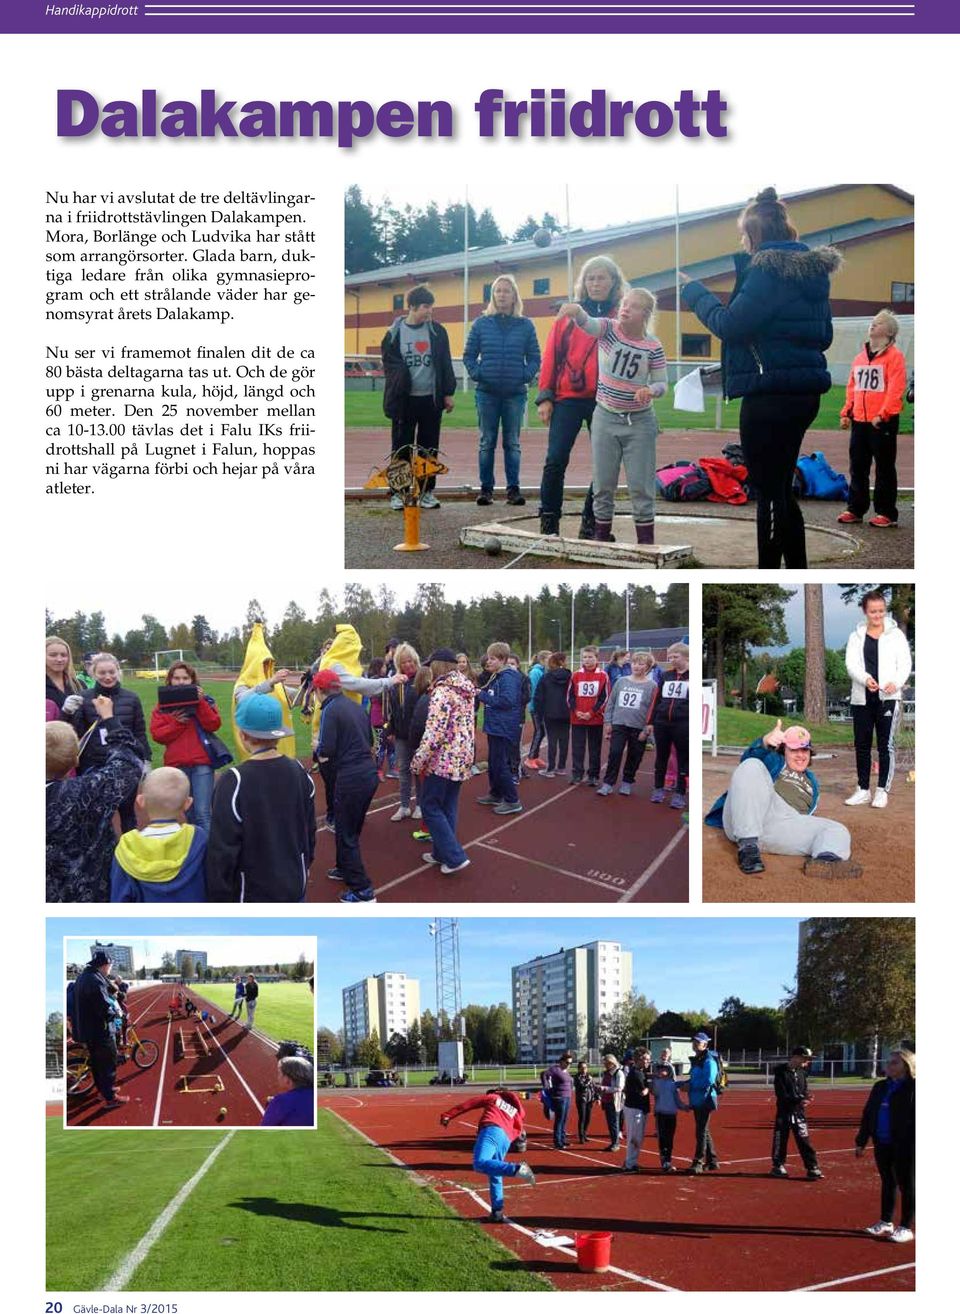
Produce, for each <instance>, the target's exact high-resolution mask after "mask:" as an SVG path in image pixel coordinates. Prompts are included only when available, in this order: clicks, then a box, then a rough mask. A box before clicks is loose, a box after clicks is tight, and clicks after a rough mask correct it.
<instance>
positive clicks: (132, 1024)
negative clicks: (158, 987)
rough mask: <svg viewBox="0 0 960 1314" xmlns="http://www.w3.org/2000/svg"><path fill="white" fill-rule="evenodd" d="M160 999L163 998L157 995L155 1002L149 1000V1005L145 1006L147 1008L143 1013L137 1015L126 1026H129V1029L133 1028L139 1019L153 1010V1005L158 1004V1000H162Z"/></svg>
mask: <svg viewBox="0 0 960 1314" xmlns="http://www.w3.org/2000/svg"><path fill="white" fill-rule="evenodd" d="M162 997H163V996H162V995H158V996H157V999H156V1000H153V999H151V1001H150V1003H149V1004H147V1006H146V1008H145V1009H144V1010H143V1012H142V1013H138V1014H137V1016H136V1017H135V1018H133V1019H132V1020H131V1021H130V1022H129V1023H128V1024H127V1025H128V1026H131V1027H135V1026H136V1025H137V1023H138V1022H139V1021H140V1019H141V1018H142V1017H144V1016H145V1015H146V1014H147V1013H149V1012H150V1010H151V1008H153V1006H154V1003H159V1002H160V999H162Z"/></svg>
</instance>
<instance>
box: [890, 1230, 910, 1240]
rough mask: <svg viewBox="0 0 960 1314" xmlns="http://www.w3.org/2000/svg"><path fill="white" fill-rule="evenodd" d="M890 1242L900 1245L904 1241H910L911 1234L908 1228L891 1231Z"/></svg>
mask: <svg viewBox="0 0 960 1314" xmlns="http://www.w3.org/2000/svg"><path fill="white" fill-rule="evenodd" d="M890 1240H891V1241H897V1242H899V1243H902V1242H904V1241H912V1240H913V1233H912V1232H911V1231H910V1229H909V1227H895V1228H894V1229H893V1231H892V1232H891V1233H890Z"/></svg>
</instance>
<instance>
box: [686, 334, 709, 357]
mask: <svg viewBox="0 0 960 1314" xmlns="http://www.w3.org/2000/svg"><path fill="white" fill-rule="evenodd" d="M680 354H681V356H709V355H710V334H709V333H684V334H682V335H681V338H680Z"/></svg>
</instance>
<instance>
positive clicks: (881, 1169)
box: [873, 1145, 916, 1228]
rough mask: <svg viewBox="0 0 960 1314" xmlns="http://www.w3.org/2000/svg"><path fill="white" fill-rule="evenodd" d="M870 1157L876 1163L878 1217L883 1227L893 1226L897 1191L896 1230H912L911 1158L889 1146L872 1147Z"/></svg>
mask: <svg viewBox="0 0 960 1314" xmlns="http://www.w3.org/2000/svg"><path fill="white" fill-rule="evenodd" d="M873 1157H874V1159H875V1160H876V1163H877V1172H878V1173H879V1174H880V1217H881V1218H882V1219H883V1221H884V1222H885V1223H892V1222H893V1211H894V1207H895V1206H896V1203H897V1190H898V1188H899V1191H900V1226H901V1227H909V1228H912V1227H913V1213H914V1207H915V1200H916V1195H915V1188H914V1178H915V1175H916V1160H915V1158H914V1156H913V1155H912V1154H904V1153H902V1152H898V1151H897V1150H895V1149H894V1147H893V1146H892V1145H874V1147H873Z"/></svg>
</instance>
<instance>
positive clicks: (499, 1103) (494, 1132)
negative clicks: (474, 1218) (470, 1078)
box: [443, 1095, 523, 1212]
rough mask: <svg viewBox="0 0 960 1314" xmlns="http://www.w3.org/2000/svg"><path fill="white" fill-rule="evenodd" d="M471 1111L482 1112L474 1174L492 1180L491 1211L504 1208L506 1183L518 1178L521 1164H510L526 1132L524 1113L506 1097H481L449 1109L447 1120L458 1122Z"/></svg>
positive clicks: (445, 1116)
mask: <svg viewBox="0 0 960 1314" xmlns="http://www.w3.org/2000/svg"><path fill="white" fill-rule="evenodd" d="M470 1109H482V1110H483V1113H482V1114H481V1115H480V1126H479V1128H478V1130H477V1139H476V1141H475V1142H474V1146H473V1171H474V1172H476V1173H483V1174H484V1175H485V1176H486V1177H489V1179H490V1208H491V1209H492V1210H494V1211H495V1212H496V1211H498V1210H501V1209H502V1208H503V1179H504V1178H505V1177H516V1175H517V1173H518V1172H519V1171H520V1165H519V1163H507V1155H508V1154H509V1152H510V1146H511V1145H512V1144H513V1142H514V1141H515V1140H516V1139H517V1137H518V1136H519V1135H520V1134H521V1132H522V1131H523V1109H522V1108H521V1107H520V1105H517V1104H512V1103H511V1102H510V1100H508V1099H506V1098H505V1097H504V1096H503V1095H477V1096H476V1097H475V1098H474V1099H472V1100H464V1102H463V1103H462V1104H457V1105H456V1106H455V1107H454V1108H452V1109H447V1111H446V1113H444V1115H443V1117H444V1118H447V1119H449V1118H457V1117H459V1116H460V1114H461V1113H468V1112H469V1111H470Z"/></svg>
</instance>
